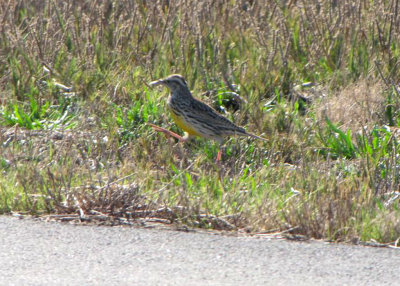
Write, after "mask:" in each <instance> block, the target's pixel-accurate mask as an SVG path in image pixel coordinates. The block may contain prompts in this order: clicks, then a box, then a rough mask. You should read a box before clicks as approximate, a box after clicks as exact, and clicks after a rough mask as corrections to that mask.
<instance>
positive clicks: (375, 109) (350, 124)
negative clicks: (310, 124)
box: [316, 79, 387, 134]
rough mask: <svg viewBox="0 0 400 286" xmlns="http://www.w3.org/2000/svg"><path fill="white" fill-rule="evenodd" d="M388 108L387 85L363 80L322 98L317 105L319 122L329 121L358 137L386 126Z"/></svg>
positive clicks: (377, 81)
mask: <svg viewBox="0 0 400 286" xmlns="http://www.w3.org/2000/svg"><path fill="white" fill-rule="evenodd" d="M386 104H387V96H386V94H385V86H384V84H383V83H382V82H381V81H379V80H370V79H363V80H359V81H357V82H355V83H353V84H350V85H348V86H346V87H345V88H343V89H341V90H338V91H337V92H334V93H333V94H329V95H327V94H325V96H321V97H320V98H319V99H318V103H317V104H316V105H317V106H316V114H317V120H318V121H320V122H324V121H325V118H326V117H328V118H329V119H330V120H331V121H332V122H335V123H336V124H338V126H339V127H340V128H341V129H342V130H344V131H346V130H348V129H350V130H351V131H352V133H353V134H355V133H357V132H361V131H362V130H364V129H365V130H371V129H372V128H373V127H374V126H376V125H382V124H384V123H385V109H386Z"/></svg>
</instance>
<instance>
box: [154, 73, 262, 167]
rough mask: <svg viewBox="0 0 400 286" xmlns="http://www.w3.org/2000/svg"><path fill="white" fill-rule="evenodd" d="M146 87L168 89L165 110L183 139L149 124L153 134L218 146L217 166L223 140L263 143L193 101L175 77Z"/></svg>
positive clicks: (202, 103)
mask: <svg viewBox="0 0 400 286" xmlns="http://www.w3.org/2000/svg"><path fill="white" fill-rule="evenodd" d="M149 85H150V86H152V87H154V86H159V85H162V86H165V87H167V88H169V90H170V96H169V97H168V100H167V105H168V109H169V110H170V112H171V117H172V119H173V120H174V121H175V123H176V125H178V127H180V128H181V129H183V130H184V131H185V135H184V136H183V137H182V136H180V135H178V134H176V133H174V132H172V131H170V130H167V129H164V128H162V127H159V126H157V125H154V124H151V123H149V124H150V126H151V127H152V128H153V129H154V130H156V131H159V132H163V133H165V134H167V135H171V136H173V137H175V138H177V139H179V140H180V141H186V140H188V139H189V138H190V137H193V136H198V137H203V138H207V139H211V140H214V141H217V142H218V143H219V144H220V148H219V151H218V155H217V161H218V162H219V161H220V160H221V147H222V144H223V142H224V139H225V138H226V137H229V136H232V135H237V136H247V137H252V138H255V139H260V140H263V141H267V139H265V138H263V137H260V136H257V135H254V134H251V133H249V132H247V131H246V130H245V129H244V128H243V127H240V126H237V125H236V124H234V123H233V122H232V121H230V120H229V119H228V118H226V117H224V116H223V115H221V114H220V113H218V112H217V111H216V110H215V109H213V108H212V107H210V106H209V105H207V104H206V103H204V102H202V101H201V100H198V99H196V98H194V97H193V95H192V93H191V92H190V90H189V87H188V85H187V82H186V80H185V78H184V77H183V76H181V75H179V74H172V75H169V76H167V77H166V78H163V79H159V80H155V81H152V82H150V83H149Z"/></svg>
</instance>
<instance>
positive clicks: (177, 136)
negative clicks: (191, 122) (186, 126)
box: [147, 123, 187, 142]
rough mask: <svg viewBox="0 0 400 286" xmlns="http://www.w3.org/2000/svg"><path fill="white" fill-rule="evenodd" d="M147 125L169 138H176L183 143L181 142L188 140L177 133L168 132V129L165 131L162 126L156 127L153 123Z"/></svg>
mask: <svg viewBox="0 0 400 286" xmlns="http://www.w3.org/2000/svg"><path fill="white" fill-rule="evenodd" d="M147 124H148V125H150V126H151V128H153V130H155V131H157V132H162V133H164V134H165V135H167V136H172V137H175V138H176V139H178V140H179V141H181V142H183V141H186V140H187V138H185V137H182V136H180V135H178V134H176V133H175V132H172V131H170V130H167V129H165V128H162V127H160V126H157V125H154V124H152V123H147Z"/></svg>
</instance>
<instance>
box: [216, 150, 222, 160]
mask: <svg viewBox="0 0 400 286" xmlns="http://www.w3.org/2000/svg"><path fill="white" fill-rule="evenodd" d="M221 153H222V149H221V148H219V150H218V155H217V163H218V162H221Z"/></svg>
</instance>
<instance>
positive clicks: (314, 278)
mask: <svg viewBox="0 0 400 286" xmlns="http://www.w3.org/2000/svg"><path fill="white" fill-rule="evenodd" d="M399 283H400V252H399V251H398V250H396V249H388V248H372V247H362V246H352V245H340V244H328V243H323V242H315V241H314V242H291V241H286V240H278V239H265V238H261V239H260V238H251V237H228V236H222V235H213V234H206V233H191V232H180V231H179V232H178V231H172V230H160V229H143V228H134V227H106V226H104V227H102V226H82V225H69V224H64V223H57V222H43V221H35V220H32V219H17V218H13V217H8V216H0V285H294V284H296V285H399Z"/></svg>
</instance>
